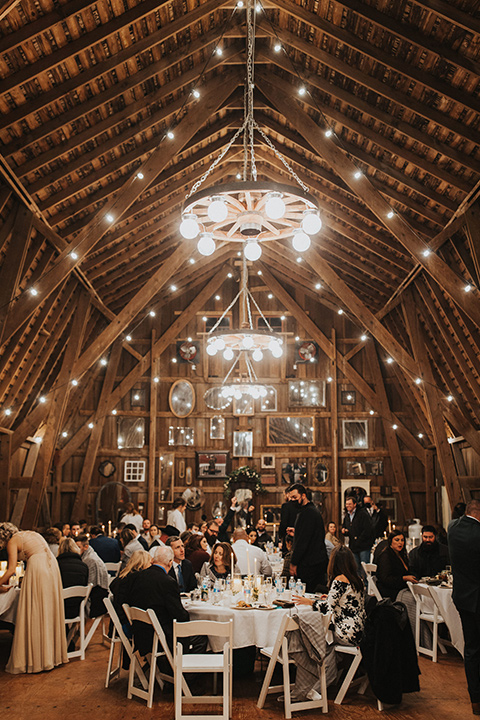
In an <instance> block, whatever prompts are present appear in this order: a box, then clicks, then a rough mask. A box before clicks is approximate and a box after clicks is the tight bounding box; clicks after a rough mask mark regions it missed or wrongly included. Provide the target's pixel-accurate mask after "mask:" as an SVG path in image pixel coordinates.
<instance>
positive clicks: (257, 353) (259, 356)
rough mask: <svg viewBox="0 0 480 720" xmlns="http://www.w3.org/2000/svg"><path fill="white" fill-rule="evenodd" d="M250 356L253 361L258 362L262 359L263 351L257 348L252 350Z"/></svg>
mask: <svg viewBox="0 0 480 720" xmlns="http://www.w3.org/2000/svg"><path fill="white" fill-rule="evenodd" d="M252 358H253V359H254V360H255V362H260V360H263V352H262V351H261V350H260V348H257V349H256V350H254V351H253V353H252Z"/></svg>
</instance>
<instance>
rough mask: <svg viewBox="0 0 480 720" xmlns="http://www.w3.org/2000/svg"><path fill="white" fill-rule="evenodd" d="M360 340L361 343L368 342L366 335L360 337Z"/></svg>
mask: <svg viewBox="0 0 480 720" xmlns="http://www.w3.org/2000/svg"><path fill="white" fill-rule="evenodd" d="M360 340H361V341H362V342H365V340H368V335H365V334H364V335H362V336H361V337H360Z"/></svg>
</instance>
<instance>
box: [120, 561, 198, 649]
mask: <svg viewBox="0 0 480 720" xmlns="http://www.w3.org/2000/svg"><path fill="white" fill-rule="evenodd" d="M172 563H173V550H172V548H167V547H159V548H156V552H155V554H154V556H153V564H152V566H151V567H149V568H147V569H146V570H140V572H138V573H136V576H135V579H134V580H133V581H132V584H131V587H130V591H129V593H128V597H127V602H128V604H129V605H131V606H132V607H138V608H141V609H142V610H148V609H149V608H151V609H152V610H153V611H154V612H155V614H156V616H157V617H158V620H159V622H160V625H161V626H162V628H163V632H164V633H165V637H166V639H167V643H168V645H169V646H170V647H173V621H174V620H178V621H179V622H187V621H188V620H189V618H190V616H189V614H188V612H187V610H185V608H184V607H183V605H182V602H181V600H180V591H179V589H178V585H177V582H176V580H174V578H172V577H170V576H169V574H168V573H169V571H170V568H171V567H172ZM133 636H134V639H135V646H136V647H137V648H138V650H139V652H140V654H141V655H147V653H149V652H151V650H152V642H153V628H152V627H151V626H150V625H146V624H145V623H138V622H134V623H133Z"/></svg>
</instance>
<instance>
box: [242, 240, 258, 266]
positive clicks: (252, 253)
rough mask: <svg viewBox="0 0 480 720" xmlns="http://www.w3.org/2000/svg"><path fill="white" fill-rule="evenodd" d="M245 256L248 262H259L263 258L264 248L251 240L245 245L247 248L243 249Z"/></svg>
mask: <svg viewBox="0 0 480 720" xmlns="http://www.w3.org/2000/svg"><path fill="white" fill-rule="evenodd" d="M243 254H244V255H245V257H246V258H247V260H251V261H252V262H253V261H254V260H258V259H259V258H260V257H261V255H262V248H261V247H260V245H259V244H258V243H257V242H255V241H254V240H249V241H248V242H247V243H245V246H244V248H243Z"/></svg>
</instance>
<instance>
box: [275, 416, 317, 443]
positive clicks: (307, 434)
mask: <svg viewBox="0 0 480 720" xmlns="http://www.w3.org/2000/svg"><path fill="white" fill-rule="evenodd" d="M314 443H315V424H314V418H313V417H310V416H302V417H300V416H292V415H275V416H272V417H267V445H313V444H314Z"/></svg>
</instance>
